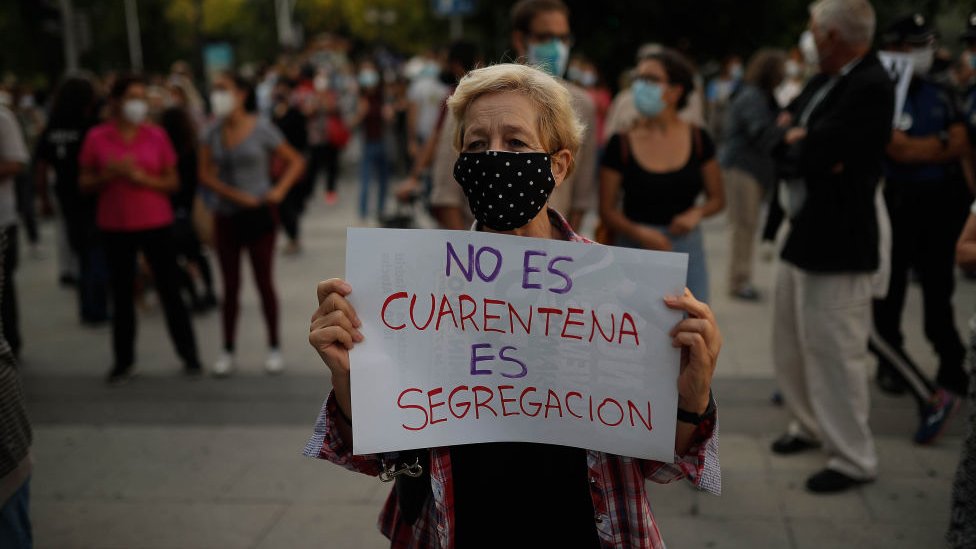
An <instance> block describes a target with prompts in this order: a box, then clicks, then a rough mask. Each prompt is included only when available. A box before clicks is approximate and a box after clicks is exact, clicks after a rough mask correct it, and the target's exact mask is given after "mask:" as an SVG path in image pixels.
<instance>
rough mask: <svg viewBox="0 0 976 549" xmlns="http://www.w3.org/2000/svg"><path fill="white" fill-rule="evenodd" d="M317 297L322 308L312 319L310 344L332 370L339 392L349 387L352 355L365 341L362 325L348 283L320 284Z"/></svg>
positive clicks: (336, 280) (331, 282) (337, 280)
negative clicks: (351, 298)
mask: <svg viewBox="0 0 976 549" xmlns="http://www.w3.org/2000/svg"><path fill="white" fill-rule="evenodd" d="M317 293H318V301H319V306H318V308H317V309H316V310H315V314H313V315H312V319H311V323H310V327H309V335H308V342H309V343H310V344H311V345H312V347H314V348H315V350H316V351H318V353H319V356H320V357H322V361H323V362H325V364H326V365H327V366H328V367H329V370H330V371H331V372H332V378H333V380H332V381H333V385H336V388H337V390H338V388H339V386H340V384H341V385H344V386H346V387H348V384H349V383H348V382H349V351H350V350H352V349H353V347H354V346H355V345H356V344H357V343H359V342H361V341H363V334H362V333H361V332H360V331H359V328H360V327H361V326H362V322H361V321H360V320H359V315H357V314H356V309H355V308H353V306H352V305H351V304H350V303H349V301H348V300H347V299H346V297H347V296H348V295H349V294H350V293H352V286H350V285H349V283H347V282H346V281H344V280H342V279H338V278H332V279H329V280H326V281H323V282H320V283H319V285H318V288H317ZM337 396H338V395H337Z"/></svg>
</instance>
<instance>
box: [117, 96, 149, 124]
mask: <svg viewBox="0 0 976 549" xmlns="http://www.w3.org/2000/svg"><path fill="white" fill-rule="evenodd" d="M148 114H149V103H147V102H145V101H143V100H142V99H128V100H126V101H125V103H122V116H124V117H125V119H126V120H128V121H129V122H131V123H133V124H142V123H143V121H145V120H146V116H147V115H148Z"/></svg>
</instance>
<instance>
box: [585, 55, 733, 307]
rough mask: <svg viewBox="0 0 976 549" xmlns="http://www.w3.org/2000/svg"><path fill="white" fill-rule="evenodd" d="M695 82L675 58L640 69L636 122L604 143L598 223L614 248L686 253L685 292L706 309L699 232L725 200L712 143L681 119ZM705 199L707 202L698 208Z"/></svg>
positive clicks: (652, 60)
mask: <svg viewBox="0 0 976 549" xmlns="http://www.w3.org/2000/svg"><path fill="white" fill-rule="evenodd" d="M693 74H694V73H693V71H692V69H691V67H690V65H689V63H688V62H687V61H686V60H685V59H684V58H683V57H681V55H680V54H678V53H677V52H674V51H672V50H664V51H663V52H661V53H658V54H655V55H652V56H649V57H648V58H646V59H644V60H643V61H641V62H640V64H639V65H638V67H637V78H636V80H635V82H634V85H633V92H634V103H635V106H636V107H637V110H638V112H639V113H640V117H639V118H638V120H637V121H636V122H635V123H634V126H633V127H632V128H631V129H630V130H629V131H627V132H624V133H619V134H616V135H614V136H612V137H611V138H610V140H609V142H608V143H607V148H606V151H605V152H604V155H603V161H602V166H601V169H600V218H601V221H602V223H603V224H604V226H606V227H607V228H608V229H610V231H612V232H613V233H614V235H615V237H614V243H615V244H617V245H619V246H627V247H631V248H644V249H648V250H669V251H676V252H683V253H687V254H688V256H689V257H688V288H689V289H690V290H691V291H692V293H693V294H695V296H696V297H697V298H698V299H700V300H702V301H706V302H707V301H708V273H707V270H706V268H705V253H704V248H703V240H702V234H701V229H700V228H699V224H700V222H701V220H702V219H704V218H706V217H710V216H712V215H715V214H716V213H718V212H720V211H721V210H722V208H723V207H724V205H725V195H724V192H723V190H722V175H721V172H720V171H719V166H718V161H717V160H716V158H715V145H714V144H713V143H712V140H711V138H710V137H709V136H708V134H707V133H706V132H705V131H704V130H702V129H701V128H698V127H696V126H694V125H691V124H689V123H687V122H685V121H683V120H681V119H680V118H678V110H680V109H682V108H684V106H685V103H686V102H687V97H688V94H689V93H690V92H691V90H692V89H693V87H694V81H693ZM621 191H622V192H621ZM702 192H704V195H705V200H704V201H703V202H702V203H700V204H699V203H698V197H699V195H701V194H702ZM621 205H622V208H621Z"/></svg>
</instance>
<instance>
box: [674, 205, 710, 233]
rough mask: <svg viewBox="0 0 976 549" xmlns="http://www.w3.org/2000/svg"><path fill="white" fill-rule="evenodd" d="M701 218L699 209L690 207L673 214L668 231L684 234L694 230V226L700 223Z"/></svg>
mask: <svg viewBox="0 0 976 549" xmlns="http://www.w3.org/2000/svg"><path fill="white" fill-rule="evenodd" d="M701 220H702V214H701V210H700V209H698V208H691V209H689V210H686V211H684V212H682V213H680V214H678V215H676V216H674V219H672V220H671V225H669V226H668V232H670V233H671V234H673V235H675V236H681V235H686V234H688V233H690V232H691V231H693V230H695V227H697V226H698V224H699V223H701Z"/></svg>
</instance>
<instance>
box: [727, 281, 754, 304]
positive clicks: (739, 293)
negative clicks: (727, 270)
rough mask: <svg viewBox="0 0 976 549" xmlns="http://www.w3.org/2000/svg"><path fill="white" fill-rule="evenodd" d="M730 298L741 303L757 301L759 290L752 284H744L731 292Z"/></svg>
mask: <svg viewBox="0 0 976 549" xmlns="http://www.w3.org/2000/svg"><path fill="white" fill-rule="evenodd" d="M732 297H734V298H736V299H741V300H742V301H759V290H757V289H756V288H755V287H754V286H753V285H752V284H746V285H744V286H740V287H739V288H737V289H735V290H732Z"/></svg>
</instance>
